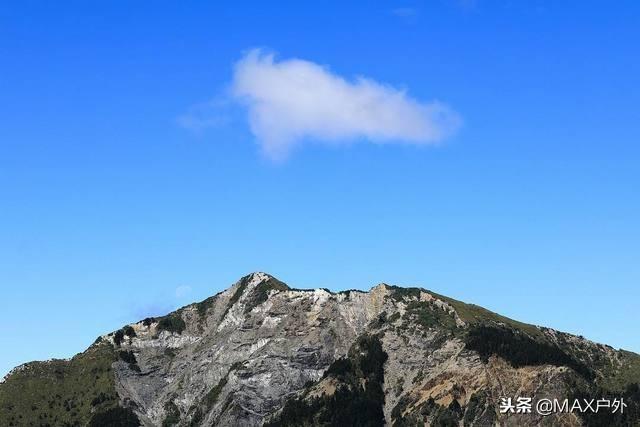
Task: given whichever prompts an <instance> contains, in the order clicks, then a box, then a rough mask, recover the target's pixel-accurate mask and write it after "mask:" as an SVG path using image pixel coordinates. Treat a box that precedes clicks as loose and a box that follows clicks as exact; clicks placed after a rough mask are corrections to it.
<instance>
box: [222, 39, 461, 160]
mask: <svg viewBox="0 0 640 427" xmlns="http://www.w3.org/2000/svg"><path fill="white" fill-rule="evenodd" d="M231 89H232V95H233V96H234V97H236V98H237V99H238V100H240V101H241V102H242V103H243V104H244V105H245V106H246V107H247V109H248V114H249V123H250V126H251V131H252V132H253V134H254V135H255V137H256V139H257V141H258V143H259V144H260V145H261V147H262V149H263V150H264V152H265V154H267V155H268V156H269V157H270V158H272V159H276V160H277V159H283V158H284V157H286V156H287V154H288V153H289V152H290V150H291V149H292V147H294V146H295V145H297V144H300V143H301V142H303V141H305V140H308V139H311V140H314V141H317V142H324V143H330V144H339V143H345V142H351V141H354V140H368V141H372V142H376V143H408V144H416V145H426V144H433V143H436V142H438V141H440V140H442V139H443V138H445V137H447V136H449V135H451V134H452V133H453V132H455V131H456V129H457V128H458V127H459V125H460V118H459V116H458V115H457V114H456V113H455V112H454V111H453V110H451V109H450V108H448V107H447V106H446V105H444V104H442V103H440V102H437V101H431V102H426V103H425V102H420V101H418V100H415V99H413V98H411V97H409V96H408V95H407V93H406V92H405V91H404V90H398V89H396V88H393V87H391V86H389V85H386V84H381V83H378V82H376V81H374V80H371V79H368V78H364V77H358V78H356V79H354V80H347V79H345V78H343V77H341V76H339V75H337V74H335V73H333V72H331V71H330V70H329V69H328V68H327V67H323V66H321V65H318V64H315V63H313V62H310V61H304V60H300V59H288V60H280V61H278V60H276V58H275V57H274V55H272V54H267V53H264V52H263V51H260V50H252V51H249V52H248V53H247V54H246V55H245V56H244V57H243V58H242V59H241V60H240V61H238V62H237V63H236V65H235V70H234V76H233V82H232V88H231Z"/></svg>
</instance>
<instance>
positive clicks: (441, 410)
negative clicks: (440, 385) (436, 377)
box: [391, 398, 467, 427]
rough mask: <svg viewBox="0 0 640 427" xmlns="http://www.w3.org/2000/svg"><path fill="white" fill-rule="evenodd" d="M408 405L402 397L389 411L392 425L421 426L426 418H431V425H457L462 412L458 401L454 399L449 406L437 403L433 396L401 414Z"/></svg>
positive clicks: (449, 426)
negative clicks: (406, 412) (409, 411)
mask: <svg viewBox="0 0 640 427" xmlns="http://www.w3.org/2000/svg"><path fill="white" fill-rule="evenodd" d="M408 405H409V400H408V399H406V398H402V399H400V401H399V402H398V404H397V405H396V406H395V407H394V408H393V410H392V411H391V419H392V420H393V426H394V427H409V426H411V427H413V426H422V425H425V424H424V423H425V421H426V420H427V419H429V420H431V423H430V424H429V425H431V426H437V427H458V426H459V425H460V424H459V421H460V419H461V418H462V417H463V412H464V411H463V410H462V408H461V407H460V403H458V401H457V400H455V399H454V400H453V401H452V402H451V404H450V405H449V406H442V405H439V404H437V403H436V402H435V401H434V400H433V398H429V399H427V401H425V402H423V403H422V404H420V405H419V406H418V407H417V408H415V409H414V410H412V411H411V413H410V414H407V415H406V416H405V415H402V413H403V412H404V411H405V410H406V408H407V406H408ZM465 425H467V424H465Z"/></svg>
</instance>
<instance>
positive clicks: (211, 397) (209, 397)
mask: <svg viewBox="0 0 640 427" xmlns="http://www.w3.org/2000/svg"><path fill="white" fill-rule="evenodd" d="M243 367H244V363H243V362H234V363H233V364H232V365H231V367H230V368H229V370H228V371H227V373H226V375H225V376H224V377H222V378H220V381H218V384H216V385H215V386H213V387H212V388H211V390H209V391H208V392H207V394H206V395H205V396H204V399H203V401H202V402H200V403H199V404H196V405H193V406H192V407H191V408H189V413H191V414H192V415H191V423H190V425H192V426H196V425H200V422H201V421H202V419H203V418H204V415H205V414H207V413H208V412H209V411H210V410H211V408H213V405H215V404H216V402H217V401H218V398H219V397H220V394H221V393H222V390H223V389H224V387H225V386H226V385H227V382H228V381H229V374H230V373H231V372H233V371H237V370H239V369H242V368H243Z"/></svg>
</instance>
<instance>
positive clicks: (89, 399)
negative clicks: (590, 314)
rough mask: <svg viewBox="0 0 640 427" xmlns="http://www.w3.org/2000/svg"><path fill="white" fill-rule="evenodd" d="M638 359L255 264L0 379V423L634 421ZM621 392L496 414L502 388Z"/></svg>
mask: <svg viewBox="0 0 640 427" xmlns="http://www.w3.org/2000/svg"><path fill="white" fill-rule="evenodd" d="M639 382H640V356H639V355H637V354H634V353H631V352H626V351H622V350H614V349H613V348H611V347H609V346H606V345H602V344H596V343H593V342H591V341H588V340H586V339H584V338H581V337H577V336H574V335H570V334H566V333H562V332H558V331H555V330H553V329H549V328H544V327H537V326H532V325H528V324H525V323H520V322H517V321H514V320H511V319H508V318H506V317H503V316H500V315H498V314H495V313H492V312H490V311H488V310H485V309H483V308H481V307H478V306H475V305H470V304H465V303H462V302H459V301H456V300H453V299H451V298H447V297H444V296H441V295H438V294H435V293H433V292H430V291H428V290H424V289H419V288H402V287H396V286H389V285H385V284H381V285H378V286H376V287H374V288H372V289H371V290H370V291H369V292H363V291H356V290H351V291H343V292H338V293H334V292H330V291H328V290H325V289H315V290H304V289H293V288H290V287H289V286H287V285H286V284H285V283H283V282H281V281H279V280H278V279H276V278H274V277H273V276H270V275H268V274H265V273H253V274H250V275H248V276H245V277H243V278H242V279H240V280H239V281H238V282H237V283H235V284H234V285H233V286H231V287H230V288H229V289H227V290H225V291H223V292H221V293H219V294H217V295H215V296H213V297H210V298H207V299H206V300H204V301H201V302H198V303H194V304H191V305H188V306H185V307H183V308H181V309H179V310H177V311H175V312H173V313H169V314H167V315H166V316H163V317H157V318H147V319H144V320H141V321H140V322H137V323H134V324H130V325H126V326H124V327H123V328H121V329H119V330H117V331H115V332H112V333H109V334H106V335H102V336H100V337H99V338H98V339H97V340H96V342H95V343H94V344H92V345H91V346H90V347H89V348H88V349H87V350H86V351H84V352H83V353H80V354H78V355H76V356H75V357H73V358H72V359H70V360H51V361H46V362H31V363H27V364H24V365H21V366H19V367H17V368H15V369H14V370H13V371H11V372H10V373H9V374H8V375H7V376H6V377H5V378H4V380H3V381H2V383H0V425H2V426H80V425H90V426H138V425H144V426H163V427H165V426H260V425H267V426H324V425H338V426H341V425H345V426H352V425H360V426H382V425H393V426H414V425H440V426H459V425H465V426H489V425H513V426H527V425H530V426H534V425H566V426H574V425H576V426H577V425H625V426H626V425H640V424H639V423H640V391H639V389H638V383H639ZM518 397H522V398H532V399H533V401H535V400H537V399H542V398H544V399H558V400H560V401H562V400H563V399H575V400H577V399H581V400H586V401H588V400H589V399H605V398H618V399H624V402H625V405H626V407H625V408H624V411H623V412H622V413H621V412H620V411H618V412H616V413H612V411H599V412H597V413H596V412H590V411H586V412H580V411H575V412H571V411H564V412H559V413H555V414H550V415H542V414H540V413H537V412H536V411H530V412H527V411H524V412H523V413H519V412H521V411H517V412H516V411H509V410H506V411H503V410H501V407H500V405H501V402H504V400H503V399H507V398H508V399H514V400H515V399H517V398H518Z"/></svg>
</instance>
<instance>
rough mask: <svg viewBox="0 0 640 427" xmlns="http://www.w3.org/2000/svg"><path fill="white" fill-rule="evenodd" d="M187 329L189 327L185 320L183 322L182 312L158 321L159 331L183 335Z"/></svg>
mask: <svg viewBox="0 0 640 427" xmlns="http://www.w3.org/2000/svg"><path fill="white" fill-rule="evenodd" d="M186 327H187V325H186V324H185V323H184V320H182V317H181V316H180V312H175V313H171V314H169V315H167V316H164V317H161V318H160V319H159V320H158V331H168V332H175V333H177V334H181V333H182V332H183V331H184V330H185V328H186Z"/></svg>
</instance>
